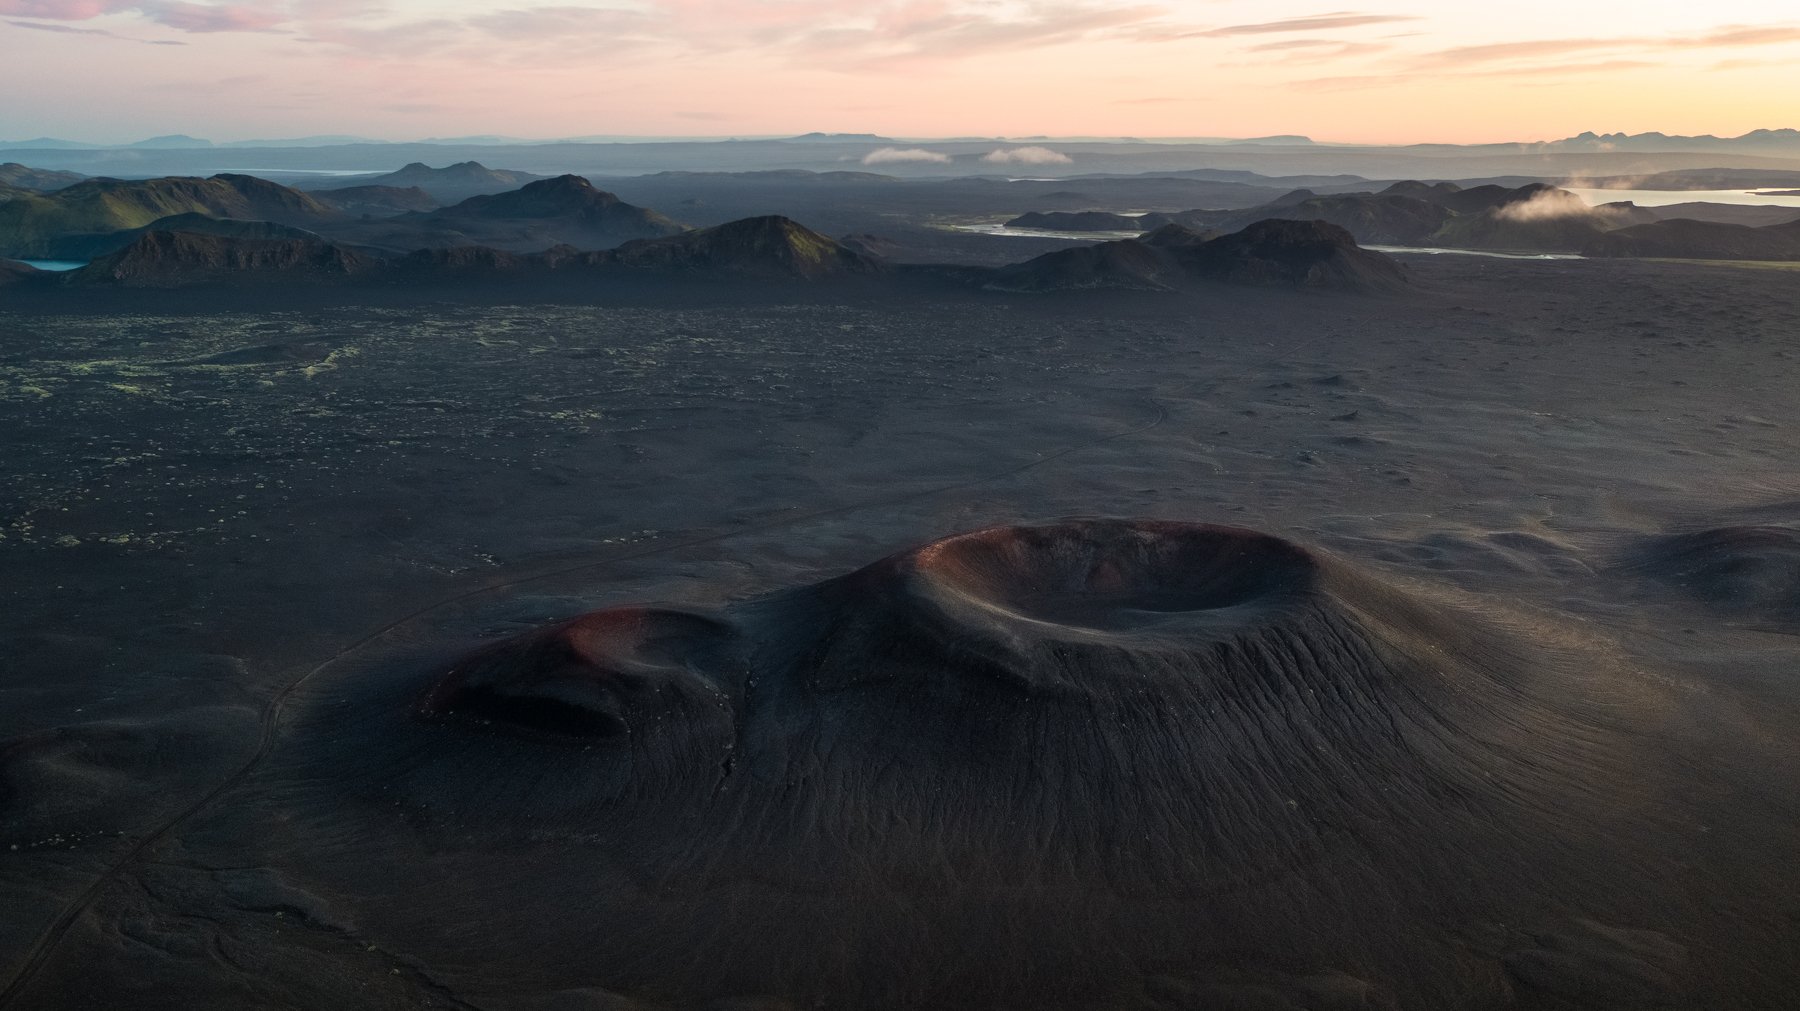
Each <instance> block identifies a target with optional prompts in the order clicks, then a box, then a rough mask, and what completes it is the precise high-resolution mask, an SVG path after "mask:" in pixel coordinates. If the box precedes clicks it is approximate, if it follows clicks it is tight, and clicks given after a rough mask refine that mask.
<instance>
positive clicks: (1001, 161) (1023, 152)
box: [981, 147, 1073, 165]
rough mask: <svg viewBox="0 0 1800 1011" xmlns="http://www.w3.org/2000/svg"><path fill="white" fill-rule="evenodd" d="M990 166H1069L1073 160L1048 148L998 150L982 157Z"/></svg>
mask: <svg viewBox="0 0 1800 1011" xmlns="http://www.w3.org/2000/svg"><path fill="white" fill-rule="evenodd" d="M981 160H982V161H984V162H987V163H988V164H989V165H1067V164H1069V163H1070V162H1071V161H1073V159H1071V158H1070V157H1069V156H1068V155H1066V154H1063V153H1062V152H1061V151H1052V150H1050V149H1049V148H1047V147H1015V148H1004V147H1003V148H996V149H995V150H992V151H989V152H988V153H987V154H984V155H982V156H981Z"/></svg>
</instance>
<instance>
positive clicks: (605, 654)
mask: <svg viewBox="0 0 1800 1011" xmlns="http://www.w3.org/2000/svg"><path fill="white" fill-rule="evenodd" d="M722 628H723V626H722V625H720V624H719V623H718V622H716V621H714V620H713V619H710V618H707V617H704V616H701V615H697V614H690V613H688V612H685V611H675V610H665V609H661V608H652V607H641V606H626V607H612V608H605V609H602V610H599V611H590V612H588V613H586V614H583V615H579V616H577V617H575V618H571V619H568V620H566V621H561V622H557V623H556V624H553V625H547V626H545V627H543V628H538V629H534V630H532V631H530V632H526V633H523V634H521V635H517V636H513V637H512V638H509V639H505V640H502V641H500V642H496V643H492V644H489V645H486V646H483V647H480V648H478V649H476V650H474V651H472V652H470V653H468V654H466V655H465V656H463V657H461V658H459V659H458V660H457V661H456V662H455V663H454V664H452V665H451V666H450V668H449V670H447V671H445V672H444V674H443V675H442V676H440V677H439V678H438V679H437V680H436V681H435V682H434V683H433V684H432V685H431V687H430V688H428V689H427V690H426V692H425V693H424V695H423V696H422V697H421V698H420V699H419V702H418V704H417V706H416V707H415V709H416V711H417V713H418V714H419V715H420V716H423V717H427V718H439V717H460V718H466V719H471V720H475V721H478V722H484V723H497V724H501V725H505V726H508V727H512V728H514V729H520V730H526V731H531V732H536V733H542V734H546V735H550V736H562V737H577V738H593V737H614V736H619V735H622V734H625V733H627V732H628V730H629V712H630V710H631V709H632V708H633V706H634V705H635V704H636V701H637V700H638V699H639V697H640V696H642V695H643V694H644V693H645V692H646V691H647V690H649V688H650V686H651V685H652V683H653V682H655V681H656V680H658V678H659V677H663V676H666V675H668V674H669V673H670V672H675V671H680V670H682V669H684V667H685V658H686V656H687V654H689V653H690V652H693V651H696V650H700V649H704V648H705V647H706V645H707V644H709V643H711V642H714V641H716V640H717V639H718V637H719V635H720V633H721V630H722Z"/></svg>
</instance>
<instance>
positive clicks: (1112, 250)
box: [15, 216, 1405, 292]
mask: <svg viewBox="0 0 1800 1011" xmlns="http://www.w3.org/2000/svg"><path fill="white" fill-rule="evenodd" d="M15 273H16V274H17V275H18V279H19V280H18V283H19V284H35V285H37V286H39V287H42V288H46V289H49V288H55V287H73V288H82V287H89V286H94V285H103V286H107V285H111V286H117V285H123V286H131V287H176V286H185V285H220V284H228V285H229V284H258V283H265V282H272V281H277V280H279V281H282V282H290V281H291V282H309V283H345V282H353V281H366V282H369V283H376V284H385V285H394V284H406V285H419V286H421V288H429V287H431V286H432V285H434V284H438V283H454V284H457V285H462V284H465V283H467V282H469V281H472V280H482V279H491V280H502V279H505V278H515V279H519V280H530V279H536V280H539V281H543V282H546V283H550V282H554V283H559V284H560V283H562V282H560V281H558V280H557V279H558V278H567V279H570V280H574V279H585V280H584V281H582V282H581V283H600V282H605V283H609V284H616V285H624V286H627V287H630V286H632V285H641V284H644V283H650V282H654V281H679V280H683V279H692V280H696V281H706V280H709V279H710V280H714V281H722V282H723V281H731V280H734V279H735V280H741V281H754V282H757V283H783V282H786V283H824V282H849V281H853V280H856V279H863V280H865V281H879V280H881V279H883V278H888V279H907V278H910V279H912V282H914V283H918V284H926V285H930V284H946V283H947V284H954V285H956V286H958V287H967V286H971V285H972V286H975V287H986V288H990V289H996V290H1007V291H1018V292H1040V291H1079V290H1089V289H1107V288H1112V289H1127V290H1169V289H1176V288H1183V287H1187V286H1189V285H1191V284H1193V283H1195V282H1205V281H1217V282H1226V283H1232V284H1246V285H1257V286H1280V287H1296V288H1311V289H1320V290H1332V291H1383V290H1395V289H1397V288H1399V287H1400V286H1401V285H1403V284H1404V283H1405V278H1404V275H1403V273H1402V271H1401V270H1400V268H1399V267H1398V265H1396V264H1395V263H1394V262H1393V261H1392V260H1390V259H1389V258H1387V257H1385V256H1382V255H1381V254H1378V253H1372V252H1369V251H1367V250H1362V249H1359V248H1358V247H1357V246H1356V243H1355V240H1354V239H1353V238H1351V237H1350V235H1349V233H1347V232H1345V231H1344V230H1342V229H1340V228H1336V227H1334V226H1331V225H1328V224H1326V223H1324V222H1291V221H1290V222H1283V221H1270V222H1261V223H1258V224H1257V225H1256V226H1255V227H1253V228H1250V229H1247V230H1245V231H1244V232H1241V233H1237V234H1234V235H1228V236H1223V237H1219V238H1214V237H1212V236H1209V235H1207V234H1205V233H1198V232H1194V231H1191V230H1188V229H1184V228H1182V227H1180V226H1174V225H1171V226H1167V227H1165V228H1163V229H1160V230H1158V231H1157V232H1154V233H1151V234H1148V235H1144V236H1141V237H1140V238H1137V239H1128V240H1121V241H1119V242H1113V243H1104V244H1100V245H1095V246H1081V247H1076V248H1074V249H1068V250H1062V251H1059V252H1057V253H1053V254H1050V255H1048V256H1043V257H1039V258H1037V259H1035V260H1031V261H1028V262H1026V263H1023V264H1015V265H1012V266H1009V267H1005V268H1000V269H987V268H973V267H954V268H952V267H937V266H929V265H919V266H910V265H908V266H903V265H895V264H889V263H885V262H883V261H881V260H880V259H878V258H876V257H873V256H870V255H868V254H866V253H863V252H859V251H857V250H855V249H852V248H850V247H848V246H846V245H845V244H843V243H841V242H838V241H836V240H833V239H830V238H828V237H826V236H824V235H821V234H819V233H817V232H814V231H812V230H811V229H808V228H806V227H805V226H803V225H800V224H798V223H797V222H794V221H792V220H789V219H787V218H782V217H776V216H769V217H762V218H751V219H746V220H743V221H736V222H730V223H728V224H725V225H720V226H717V227H714V228H708V229H702V230H698V231H691V232H684V233H682V234H679V235H675V236H667V237H663V238H657V239H644V240H637V241H633V242H628V243H626V244H625V245H623V246H621V247H619V248H617V249H611V250H600V251H586V252H583V251H580V250H577V249H575V248H573V247H570V246H557V247H554V248H552V249H549V250H546V251H543V252H538V253H526V254H522V253H515V252H508V251H505V250H497V249H492V248H488V247H480V246H462V247H456V248H447V249H422V250H417V251H414V252H411V253H408V254H406V255H404V256H398V257H390V256H383V255H381V254H378V253H372V252H371V251H368V250H363V249H357V248H353V247H349V246H345V245H342V244H340V243H337V242H332V241H329V240H327V239H323V238H320V237H318V236H311V237H291V236H261V235H245V236H234V235H201V234H195V233H190V232H169V231H154V230H153V231H147V232H145V233H144V234H142V235H140V236H138V237H137V238H136V239H135V240H134V241H132V242H131V243H130V244H129V245H128V246H126V247H124V248H122V249H119V250H117V251H115V252H112V253H110V254H108V255H106V256H104V257H101V258H100V259H98V260H96V261H94V262H93V263H91V264H89V265H88V266H87V267H85V268H82V269H80V270H76V271H72V272H70V273H68V274H66V275H58V274H47V273H45V274H40V273H39V272H35V271H29V270H28V268H27V269H26V270H25V271H15Z"/></svg>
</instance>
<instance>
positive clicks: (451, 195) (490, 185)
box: [321, 161, 550, 204]
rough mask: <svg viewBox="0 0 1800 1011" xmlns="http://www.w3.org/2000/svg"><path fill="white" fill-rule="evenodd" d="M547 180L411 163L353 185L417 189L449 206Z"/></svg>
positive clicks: (470, 164)
mask: <svg viewBox="0 0 1800 1011" xmlns="http://www.w3.org/2000/svg"><path fill="white" fill-rule="evenodd" d="M548 178H550V177H549V176H542V175H536V174H534V173H531V172H515V171H511V170H508V169H491V168H488V167H487V166H486V165H483V164H481V163H480V162H478V161H465V162H458V163H457V164H455V165H446V166H445V167H443V168H432V167H431V166H429V165H427V164H425V163H424V162H412V163H410V164H408V165H406V166H404V167H402V168H401V169H400V170H399V171H397V172H389V173H387V174H386V175H376V176H358V177H357V178H356V185H357V186H358V187H368V186H384V187H394V188H399V189H410V188H417V189H421V190H424V191H425V192H426V193H429V194H431V195H432V196H433V197H434V198H436V199H437V200H438V201H439V202H440V203H446V204H449V203H455V202H456V201H458V200H467V199H468V198H470V197H474V196H481V195H484V194H488V193H503V192H505V191H507V190H515V189H518V188H519V187H521V186H523V185H525V184H526V183H531V182H537V181H538V180H540V179H548ZM341 182H342V180H336V181H334V183H333V188H335V189H342V188H343V187H341V186H338V185H337V184H338V183H341ZM321 185H322V184H321ZM326 192H331V189H327V190H326Z"/></svg>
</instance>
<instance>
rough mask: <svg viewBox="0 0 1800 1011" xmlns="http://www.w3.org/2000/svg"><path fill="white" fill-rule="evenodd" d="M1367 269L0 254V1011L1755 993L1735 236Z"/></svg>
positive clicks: (1762, 478) (1789, 494)
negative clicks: (1576, 257) (1006, 274)
mask: <svg viewBox="0 0 1800 1011" xmlns="http://www.w3.org/2000/svg"><path fill="white" fill-rule="evenodd" d="M1403 261H1404V262H1405V263H1406V265H1407V267H1408V272H1409V276H1410V283H1409V284H1408V285H1407V286H1406V290H1404V291H1402V292H1399V293H1384V294H1377V295H1346V294H1333V293H1327V292H1295V291H1288V290H1274V289H1249V288H1246V289H1234V288H1224V287H1218V288H1209V289H1204V290H1191V291H1186V292H1182V293H1144V292H1111V293H1109V292H1087V293H1061V294H1046V295H1018V294H1005V293H997V292H966V291H964V292H954V291H946V293H945V294H943V295H942V297H941V298H932V297H926V296H922V295H920V294H919V293H918V292H916V291H913V292H910V293H909V294H908V295H907V296H906V297H897V296H896V297H884V296H882V295H880V294H879V293H868V294H862V295H856V296H854V297H853V296H851V295H848V294H845V292H848V291H864V289H848V288H835V287H833V286H832V285H829V284H815V285H810V286H809V285H798V284H796V285H788V286H782V285H767V286H761V287H759V288H757V289H754V292H753V293H754V297H752V293H750V292H747V291H745V290H741V289H734V290H733V291H732V292H723V291H716V290H713V289H709V288H706V287H705V286H703V285H698V284H696V285H694V286H690V287H689V288H687V289H683V291H685V294H682V293H679V292H677V293H676V294H673V295H669V294H665V295H661V296H657V297H656V298H652V297H650V296H648V295H646V296H645V297H644V298H641V299H638V300H636V301H632V300H629V299H619V300H617V301H614V302H612V303H611V304H608V305H603V306H594V305H579V304H566V303H565V304H498V305H497V304H478V303H475V302H468V301H464V302H455V301H443V302H436V303H432V304H425V305H421V304H417V302H416V300H415V301H413V302H408V301H406V300H405V299H404V298H403V297H402V293H390V294H389V295H387V296H382V295H381V294H380V293H363V292H358V293H357V295H358V297H359V298H362V297H363V296H364V295H367V297H366V298H364V301H366V302H368V303H369V304H361V305H348V304H340V303H339V302H337V301H335V300H338V299H341V298H342V297H343V296H344V293H343V292H341V291H335V290H323V289H319V290H314V291H312V292H311V293H307V292H296V293H294V294H293V296H292V299H291V304H286V305H270V304H268V301H267V299H268V296H267V295H266V294H257V295H256V296H255V298H254V299H246V302H247V303H254V304H253V305H252V304H246V305H245V306H244V307H242V308H238V307H235V306H234V303H233V302H232V301H231V300H230V299H229V298H227V297H226V296H225V295H224V294H220V295H217V296H206V298H207V299H208V300H209V301H208V304H211V305H214V308H211V309H206V310H196V309H195V308H194V306H195V305H196V304H197V303H198V302H199V301H200V299H201V297H202V296H198V295H196V294H194V293H192V292H163V291H151V292H94V293H83V294H81V295H79V296H72V295H70V294H69V293H66V292H65V293H58V295H57V297H55V298H51V297H42V298H36V297H34V298H17V299H11V300H10V301H8V302H5V303H0V333H4V338H5V339H4V341H0V416H3V417H4V429H3V430H4V431H5V432H7V433H8V436H9V438H8V442H7V447H6V448H7V452H6V453H5V454H4V456H0V468H4V470H5V480H4V481H3V482H0V531H3V533H4V536H3V538H0V557H3V558H4V562H3V564H0V593H3V594H4V597H3V601H0V603H3V607H4V611H3V613H4V614H5V615H6V620H5V624H4V630H5V637H6V642H5V656H6V658H7V665H6V672H5V677H4V681H0V692H3V693H4V696H3V697H4V700H5V704H4V705H3V706H0V742H3V743H0V908H4V909H5V910H6V911H7V912H6V914H5V915H4V916H3V917H0V994H3V996H0V1006H4V1007H8V1008H58V1007H126V1006H129V1007H136V1008H195V1007H218V1008H237V1007H294V1008H318V1007H342V1008H363V1007H376V1008H413V1007H444V1008H481V1009H533V1011H536V1009H551V1008H584V1009H585V1008H606V1009H660V1008H712V1009H727V1008H730V1009H748V1008H756V1009H785V1008H803V1007H827V1008H870V1009H897V1008H1007V1009H1011V1008H1018V1009H1025V1008H1131V1009H1214V1008H1255V1009H1303V1008H1304V1009H1351V1008H1408V1009H1412V1008H1419V1009H1442V1008H1525V1009H1556V1011H1563V1009H1574V1008H1600V1009H1617V1008H1700V1007H1704V1008H1771V1009H1772V1008H1782V1007H1792V1006H1794V1003H1795V1002H1796V1001H1797V1000H1800V860H1796V856H1800V791H1797V790H1796V788H1795V784H1796V783H1797V782H1800V754H1797V753H1796V742H1800V682H1797V680H1796V661H1797V659H1800V640H1797V639H1796V632H1800V619H1797V617H1796V616H1797V613H1800V612H1797V611H1796V606H1797V605H1800V532H1797V531H1800V476H1797V475H1796V473H1795V471H1794V447H1795V444H1796V434H1797V432H1800V417H1797V416H1796V405H1795V401H1794V397H1793V390H1794V388H1795V381H1796V378H1797V375H1800V288H1796V286H1795V285H1794V284H1793V283H1792V281H1793V277H1794V275H1793V274H1792V273H1791V272H1785V271H1779V270H1750V269H1737V268H1733V267H1728V266H1720V265H1686V264H1666V263H1647V262H1625V261H1606V262H1597V261H1557V262H1532V261H1503V260H1492V259H1483V258H1477V257H1448V256H1446V257H1428V256H1411V257H1405V258H1403ZM384 297H385V298H386V299H387V301H385V302H383V301H382V300H381V299H382V298H384ZM77 298H78V299H79V300H78V301H77V300H74V299H77ZM308 299H310V300H311V301H308Z"/></svg>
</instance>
